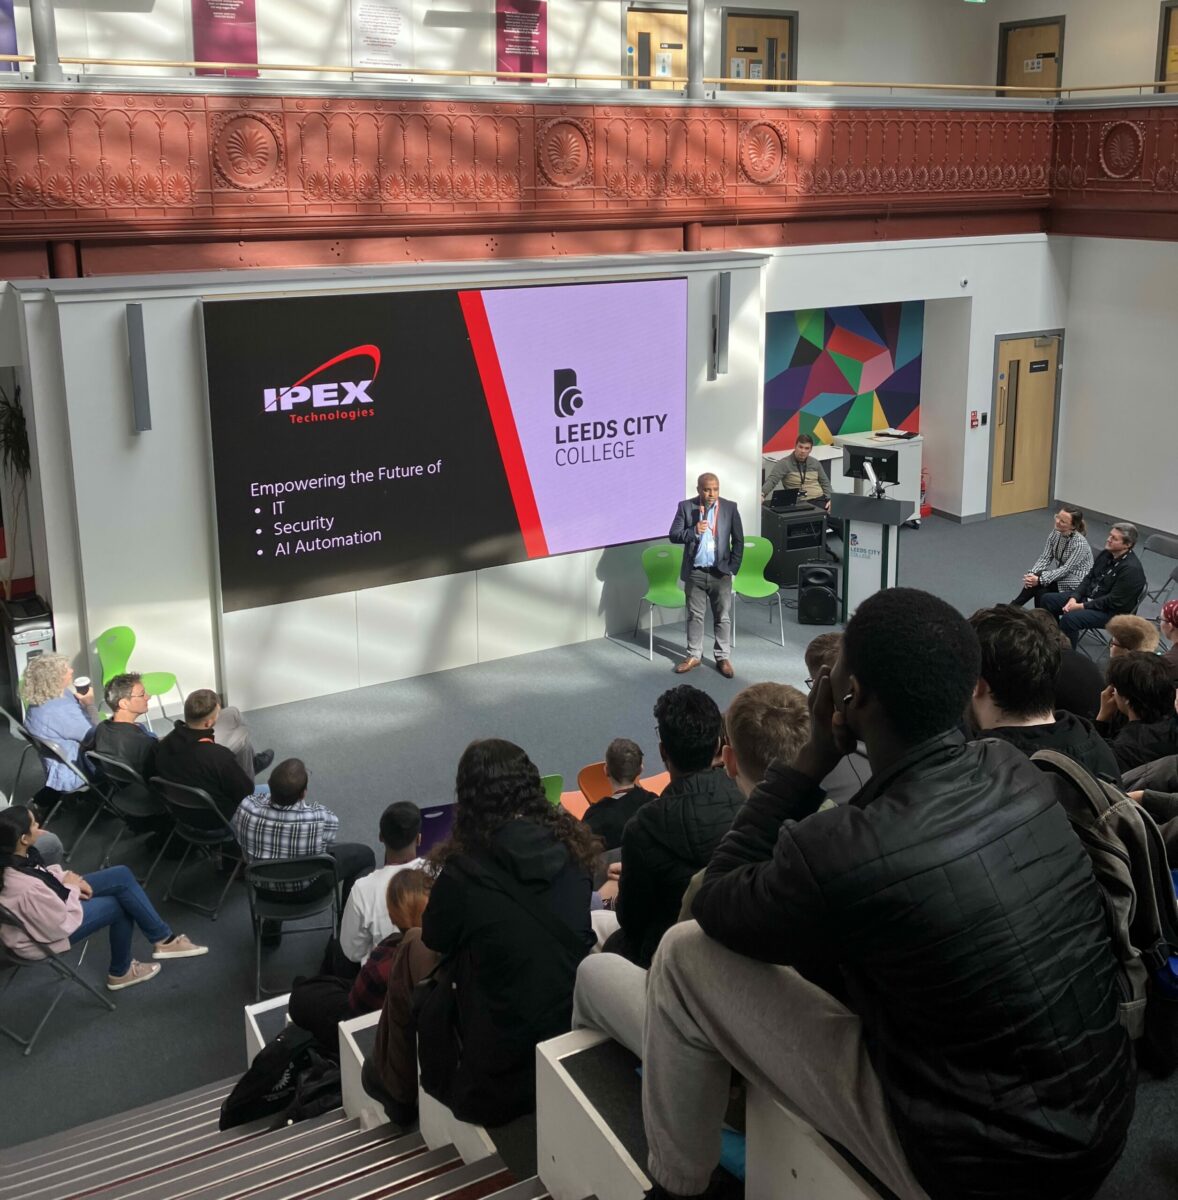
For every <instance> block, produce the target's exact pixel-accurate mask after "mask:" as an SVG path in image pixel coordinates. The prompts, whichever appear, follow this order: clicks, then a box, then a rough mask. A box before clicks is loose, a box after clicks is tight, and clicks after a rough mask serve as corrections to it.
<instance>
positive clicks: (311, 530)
mask: <svg viewBox="0 0 1178 1200" xmlns="http://www.w3.org/2000/svg"><path fill="white" fill-rule="evenodd" d="M686 320H687V288H686V282H685V281H684V280H682V279H669V280H652V281H641V282H634V283H606V284H581V285H573V286H566V287H545V288H516V289H500V290H486V291H461V292H460V291H430V292H389V293H380V294H365V295H341V296H308V297H299V298H284V299H262V300H232V301H230V300H227V301H208V302H206V303H205V305H204V327H205V355H206V362H207V376H208V386H209V410H210V420H211V425H212V443H213V472H214V482H215V489H216V506H217V540H218V549H219V553H220V568H221V594H222V602H223V608H224V610H225V611H226V612H231V611H235V610H238V609H245V608H256V607H259V606H262V605H267V604H277V603H280V602H283V601H287V600H299V599H304V598H306V597H311V596H324V595H330V594H333V593H336V592H343V591H354V590H356V589H359V588H368V587H377V586H380V585H382V584H389V583H398V582H404V581H406V580H411V579H421V578H426V577H429V576H434V575H447V574H451V573H453V572H456V571H469V570H474V569H477V568H480V567H489V566H496V565H500V564H504V563H511V562H518V561H521V560H523V559H527V558H537V557H542V556H544V555H548V554H562V553H566V552H569V551H574V550H586V549H591V548H594V547H599V546H609V545H614V544H617V543H620V542H629V541H637V540H640V539H645V538H651V537H658V536H662V535H663V534H665V533H666V529H667V525H668V522H669V519H670V518H669V516H668V513H672V512H673V511H674V506H675V504H676V502H677V501H678V500H679V499H681V497H680V495H679V493H680V491H681V489H682V486H683V460H684V397H685V391H686Z"/></svg>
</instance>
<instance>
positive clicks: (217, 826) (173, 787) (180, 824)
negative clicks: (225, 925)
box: [151, 775, 242, 921]
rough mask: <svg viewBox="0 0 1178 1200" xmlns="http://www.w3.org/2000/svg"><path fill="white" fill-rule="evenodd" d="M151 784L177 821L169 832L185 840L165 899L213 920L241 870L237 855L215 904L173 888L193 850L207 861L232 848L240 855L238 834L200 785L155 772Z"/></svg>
mask: <svg viewBox="0 0 1178 1200" xmlns="http://www.w3.org/2000/svg"><path fill="white" fill-rule="evenodd" d="M151 786H152V787H153V788H155V790H156V792H157V794H158V795H159V797H160V799H161V800H162V801H163V802H164V807H165V808H166V809H167V810H168V815H169V816H170V817H171V818H172V820H173V821H175V822H176V828H175V829H174V830H173V831H172V833H173V836H175V837H178V838H180V839H181V840H182V841H184V843H185V846H184V854H183V855H182V856H181V858H180V861H179V862H178V863H177V864H176V869H175V870H174V871H173V872H172V878H171V879H170V880H169V881H168V890H167V891H166V892H164V899H165V900H175V901H176V903H177V904H183V905H184V906H185V907H186V908H191V909H195V910H196V911H197V912H199V913H204V915H205V916H206V917H210V918H211V919H212V920H214V921H215V920H216V919H217V915H218V914H219V913H220V911H221V905H222V904H224V903H225V897H226V896H228V895H229V889H230V888H231V887H232V886H233V881H234V880H235V879H236V878H237V876H238V875H239V874H240V872H241V868H242V862H241V859H240V857H239V858H238V859H237V860H236V861H235V862H234V864H233V870H232V872H231V873H230V875H229V879H228V881H227V882H226V884H225V887H224V890H223V891H222V892H221V895H220V896H219V897H218V898H217V903H216V904H214V905H212V906H211V907H210V906H209V905H207V904H201V903H200V902H199V901H197V900H194V899H192V898H191V897H190V896H178V895H176V894H175V892H174V891H173V889H174V888H175V886H176V880H177V879H178V878H179V876H180V872H181V871H183V870H184V867H185V864H186V863H187V862H188V856H189V855H190V854H191V853H192V852H193V850H196V851H197V852H198V853H199V854H204V855H205V856H206V857H207V858H208V859H210V861H211V860H212V859H213V858H214V852H215V851H225V850H232V851H234V852H235V853H236V854H240V849H239V847H238V845H237V835H236V834H235V833H234V832H233V827H232V826H231V825H230V824H229V822H228V821H227V820H226V819H225V818H224V817H223V816H222V815H221V810H220V809H219V808H218V807H217V806H216V804H215V803H214V802H213V798H212V796H210V795H209V794H208V792H206V791H203V790H202V789H201V788H195V787H189V786H188V785H187V784H183V783H172V782H171V780H168V779H162V778H161V777H160V776H158V775H153V776H152V779H151Z"/></svg>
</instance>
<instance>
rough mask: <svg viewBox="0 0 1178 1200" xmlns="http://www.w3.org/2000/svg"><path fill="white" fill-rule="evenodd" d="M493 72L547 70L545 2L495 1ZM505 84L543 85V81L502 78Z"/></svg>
mask: <svg viewBox="0 0 1178 1200" xmlns="http://www.w3.org/2000/svg"><path fill="white" fill-rule="evenodd" d="M495 69H496V70H497V71H533V72H538V73H539V74H543V73H544V72H545V71H547V70H548V3H547V0H495ZM500 80H501V82H504V83H544V82H546V81H545V80H543V79H514V80H511V79H503V78H502V76H500Z"/></svg>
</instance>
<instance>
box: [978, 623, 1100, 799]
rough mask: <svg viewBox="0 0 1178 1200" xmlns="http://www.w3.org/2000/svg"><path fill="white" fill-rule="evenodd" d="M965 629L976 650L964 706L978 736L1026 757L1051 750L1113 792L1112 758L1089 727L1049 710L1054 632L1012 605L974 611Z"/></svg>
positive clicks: (1055, 667)
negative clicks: (977, 660) (977, 662)
mask: <svg viewBox="0 0 1178 1200" xmlns="http://www.w3.org/2000/svg"><path fill="white" fill-rule="evenodd" d="M969 623H970V624H971V625H972V626H973V631H974V633H976V634H977V636H978V642H979V643H980V644H981V648H982V665H981V673H980V675H979V678H978V682H977V685H976V686H975V687H974V692H973V698H972V700H971V701H970V711H971V713H972V715H973V720H974V724H975V725H976V726H977V729H978V731H979V733H978V736H979V737H992V738H1001V739H1002V740H1003V741H1004V742H1009V743H1010V744H1011V745H1012V746H1016V747H1018V749H1019V750H1021V751H1022V752H1023V753H1024V754H1026V755H1027V756H1028V757H1029V756H1030V755H1032V754H1034V753H1035V751H1036V750H1057V751H1059V753H1060V754H1066V755H1067V756H1068V758H1073V759H1075V760H1076V762H1078V763H1079V764H1080V765H1081V766H1082V767H1085V768H1086V769H1087V770H1088V771H1090V772H1091V773H1092V774H1093V775H1101V776H1103V777H1104V778H1106V779H1109V780H1111V781H1112V782H1113V783H1115V784H1116V785H1117V786H1118V787H1119V786H1120V783H1121V772H1120V768H1119V767H1118V766H1117V760H1116V757H1115V756H1114V754H1113V752H1112V750H1111V749H1109V746H1108V743H1107V742H1106V741H1105V740H1104V738H1103V737H1101V736H1100V734H1099V733H1097V732H1096V729H1095V728H1094V726H1093V725H1092V723H1091V722H1090V721H1086V720H1085V719H1084V718H1083V717H1077V716H1075V715H1074V714H1073V713H1069V712H1063V711H1062V710H1061V711H1059V712H1055V711H1053V709H1052V703H1053V698H1054V695H1055V680H1056V677H1057V675H1058V674H1059V659H1060V646H1059V639H1058V636H1057V634H1056V633H1055V631H1054V630H1051V629H1047V628H1045V627H1044V626H1043V624H1042V622H1040V621H1037V620H1035V618H1034V617H1032V616H1031V615H1030V613H1027V612H1024V611H1023V609H1021V608H1016V607H1015V606H1014V605H1012V604H997V605H995V606H994V607H993V608H981V609H978V611H977V612H976V613H974V615H973V616H972V617H970V619H969Z"/></svg>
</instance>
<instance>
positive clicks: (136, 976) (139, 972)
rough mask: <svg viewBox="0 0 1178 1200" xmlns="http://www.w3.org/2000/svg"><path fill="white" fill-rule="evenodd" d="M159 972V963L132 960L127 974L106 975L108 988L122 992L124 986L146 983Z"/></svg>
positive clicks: (108, 989)
mask: <svg viewBox="0 0 1178 1200" xmlns="http://www.w3.org/2000/svg"><path fill="white" fill-rule="evenodd" d="M159 973H160V965H159V963H141V962H135V961H134V960H132V962H131V968H130V970H129V971H128V972H127V973H126V975H108V976H107V977H106V990H107V991H108V992H121V991H122V990H123V988H129V987H134V986H135V985H136V984H137V983H146V982H147V981H148V980H149V979H154V978H155V977H156V976H157V975H158V974H159Z"/></svg>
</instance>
